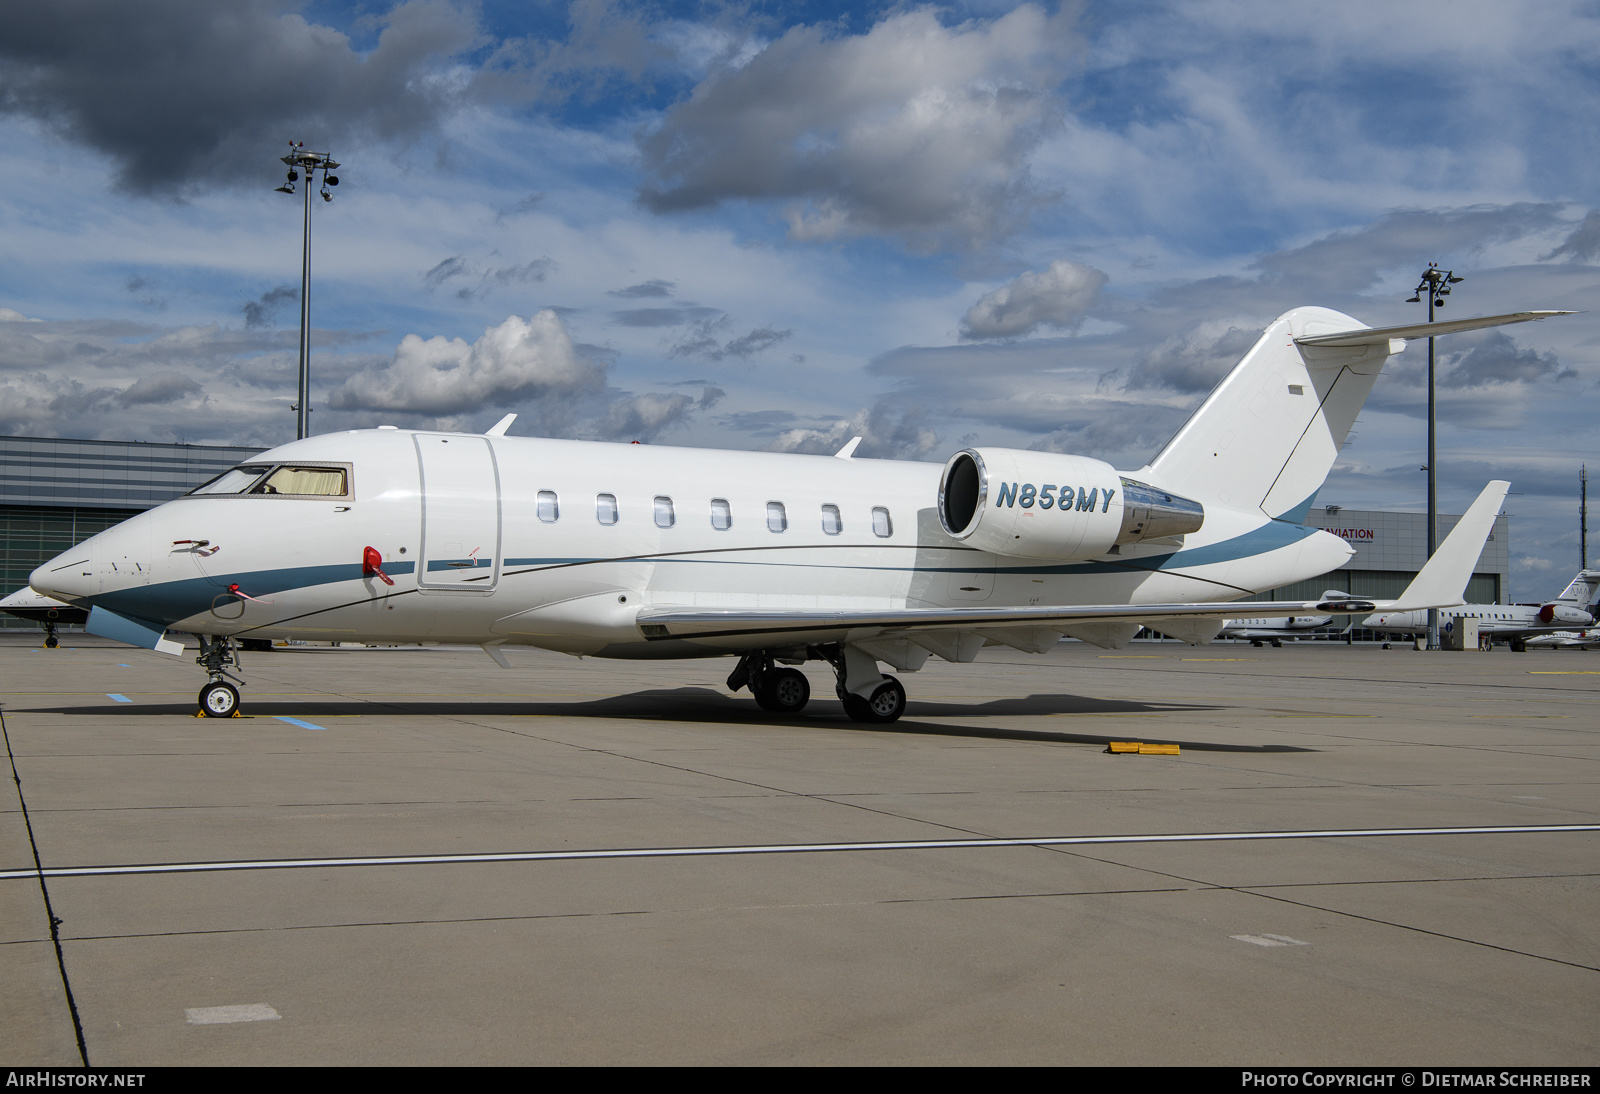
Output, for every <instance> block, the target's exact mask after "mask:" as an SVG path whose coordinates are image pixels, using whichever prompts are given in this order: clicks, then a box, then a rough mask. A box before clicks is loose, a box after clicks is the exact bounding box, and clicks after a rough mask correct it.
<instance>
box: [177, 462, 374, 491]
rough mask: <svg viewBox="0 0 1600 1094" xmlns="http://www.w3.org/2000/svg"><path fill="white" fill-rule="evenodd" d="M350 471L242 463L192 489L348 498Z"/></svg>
mask: <svg viewBox="0 0 1600 1094" xmlns="http://www.w3.org/2000/svg"><path fill="white" fill-rule="evenodd" d="M349 493H350V471H349V468H347V467H301V466H296V465H294V464H279V465H277V466H274V465H273V464H270V463H266V464H241V465H240V466H238V467H235V468H233V469H232V470H230V471H224V472H223V473H222V474H220V475H218V476H217V477H216V478H214V479H212V480H211V481H210V482H208V483H206V484H205V485H204V486H199V487H196V488H195V489H193V490H191V491H189V494H190V496H191V497H193V496H195V495H199V494H211V495H215V494H250V495H255V496H258V497H262V496H266V497H271V496H279V495H282V496H286V497H298V498H306V497H312V498H316V497H324V498H330V497H331V498H338V497H347V496H349Z"/></svg>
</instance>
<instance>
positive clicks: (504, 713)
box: [13, 687, 1317, 753]
mask: <svg viewBox="0 0 1600 1094" xmlns="http://www.w3.org/2000/svg"><path fill="white" fill-rule="evenodd" d="M244 709H245V710H246V711H248V713H247V714H245V715H244V718H243V719H241V720H248V719H250V718H273V717H276V716H278V715H285V716H288V717H294V718H305V719H315V718H318V717H322V718H340V717H350V716H353V715H375V714H399V715H414V716H419V717H424V718H427V717H436V718H449V717H459V716H461V715H471V716H475V717H480V718H495V717H500V718H506V717H516V716H523V717H528V716H545V717H568V718H622V719H635V720H650V721H669V722H706V723H715V724H755V725H758V726H759V725H761V724H772V723H776V724H782V725H808V724H809V725H818V726H826V725H828V724H829V723H837V724H838V725H839V728H849V729H860V730H873V731H877V732H888V733H908V734H921V735H928V736H941V737H972V738H981V739H987V740H1009V741H1033V742H1041V741H1053V742H1058V743H1062V744H1089V745H1105V744H1107V743H1108V742H1110V741H1120V740H1128V739H1132V740H1143V741H1147V742H1150V743H1158V744H1176V745H1178V746H1179V747H1181V748H1186V749H1190V750H1193V751H1196V752H1257V753H1265V752H1315V751H1317V750H1316V749H1313V748H1303V747H1296V746H1293V745H1240V744H1221V743H1217V742H1212V741H1178V740H1173V739H1171V738H1170V737H1152V736H1150V735H1149V733H1148V732H1147V729H1148V723H1144V722H1142V721H1141V720H1139V719H1137V718H1129V719H1128V721H1127V722H1125V723H1123V724H1124V725H1126V727H1127V728H1126V730H1120V728H1119V732H1117V733H1113V734H1106V733H1063V732H1060V731H1057V730H1053V729H1044V728H1039V729H1024V728H1019V727H1016V726H986V725H958V724H951V723H947V722H925V721H919V720H918V717H919V716H920V717H922V718H938V717H943V718H961V719H964V720H965V719H973V718H1016V717H1048V716H1050V715H1089V716H1093V715H1096V714H1102V715H1120V716H1123V717H1127V716H1128V715H1140V714H1146V715H1151V716H1152V717H1154V716H1159V715H1161V714H1165V713H1169V712H1172V713H1198V712H1201V711H1208V710H1218V709H1221V708H1219V707H1217V706H1214V705H1204V704H1197V703H1145V702H1137V701H1134V700H1126V699H1094V698H1088V697H1085V696H1081V695H1065V694H1048V695H1027V696H1019V697H1016V698H1006V699H994V700H991V701H989V702H986V703H952V702H939V701H934V700H928V701H921V702H919V701H917V700H911V701H910V702H909V703H908V704H907V706H906V716H905V717H903V718H901V719H900V720H899V721H897V722H893V723H890V724H887V725H863V724H861V723H858V722H851V721H849V720H848V719H847V718H846V717H845V714H844V708H843V706H842V705H841V704H840V703H839V702H838V701H837V700H835V699H832V698H829V697H822V696H819V697H818V698H816V699H815V700H814V701H813V702H812V703H811V705H810V706H809V708H808V709H807V711H806V713H804V714H799V715H791V716H788V717H783V716H779V715H772V714H765V713H762V712H760V711H759V710H757V709H756V708H755V705H754V703H752V702H751V700H749V699H748V698H745V697H743V696H732V695H727V694H725V693H723V692H719V691H713V690H711V689H709V688H699V687H687V688H672V689H662V690H649V691H636V692H630V693H628V694H625V695H611V696H606V697H605V698H601V699H589V700H583V701H572V702H541V701H537V700H530V701H526V702H515V701H513V702H507V701H504V700H495V701H486V702H473V701H471V700H460V699H453V700H448V701H437V702H433V701H421V702H418V701H410V700H396V701H389V702H385V701H369V702H351V701H348V700H328V699H310V700H306V701H303V702H282V701H275V700H271V699H262V700H256V701H254V702H250V701H248V700H247V702H246V704H245V707H244ZM13 710H14V712H15V713H19V714H20V713H28V714H67V715H74V714H75V715H87V714H94V715H100V716H104V715H108V714H115V715H118V716H120V717H147V716H153V715H156V716H168V717H170V716H172V715H189V716H192V715H193V714H194V713H195V708H194V705H193V704H189V703H149V704H142V703H131V704H122V703H116V704H113V705H110V706H108V705H106V704H104V703H95V704H93V705H80V706H61V707H16V708H13ZM215 724H216V725H217V726H218V728H226V727H231V726H234V725H237V724H238V723H237V722H235V721H232V720H230V719H221V720H218V721H217V722H216V723H215ZM328 728H329V729H333V728H336V727H335V726H329V727H328Z"/></svg>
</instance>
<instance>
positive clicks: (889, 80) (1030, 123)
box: [640, 5, 1076, 250]
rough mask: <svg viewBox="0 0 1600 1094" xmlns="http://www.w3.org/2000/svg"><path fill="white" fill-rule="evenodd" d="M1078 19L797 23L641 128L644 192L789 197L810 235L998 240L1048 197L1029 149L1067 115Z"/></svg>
mask: <svg viewBox="0 0 1600 1094" xmlns="http://www.w3.org/2000/svg"><path fill="white" fill-rule="evenodd" d="M1070 23H1071V16H1070V15H1069V14H1058V15H1054V16H1052V15H1047V14H1046V13H1045V12H1044V11H1042V10H1041V9H1040V8H1038V7H1035V6H1033V5H1023V6H1021V7H1018V8H1016V9H1015V10H1013V11H1011V12H1009V13H1007V14H1006V15H1004V16H1002V17H1000V18H998V19H994V20H989V21H983V20H973V21H971V22H967V23H963V24H960V25H959V26H954V27H946V26H944V25H943V24H941V23H940V21H939V18H938V16H937V15H936V14H935V13H934V11H933V10H932V9H928V8H920V9H916V10H913V11H907V12H902V13H900V14H897V15H893V16H890V17H889V18H887V19H885V20H883V21H882V22H881V23H878V24H877V25H876V26H874V27H873V28H872V29H871V30H870V31H868V32H867V33H866V34H862V35H854V36H849V37H830V36H829V34H828V33H827V32H826V31H825V30H824V29H823V28H820V27H795V28H793V29H791V30H790V31H788V32H787V33H786V34H784V35H783V36H782V37H781V38H779V39H778V40H776V41H775V42H773V43H772V44H771V45H769V46H767V47H766V48H765V49H763V50H762V51H761V52H760V53H757V54H756V55H755V56H754V57H751V58H750V59H749V60H748V62H747V63H745V64H743V65H742V67H739V68H732V67H728V66H724V67H722V68H720V69H718V70H717V71H715V72H714V73H713V74H712V75H711V76H710V77H708V78H707V79H706V80H705V81H704V82H702V83H701V84H700V85H699V86H698V87H696V88H695V90H694V94H693V95H692V96H691V97H690V98H689V100H688V101H687V102H684V103H681V104H679V105H678V106H675V107H673V108H672V110H670V111H669V112H668V113H667V115H666V117H665V119H664V120H663V121H662V124H661V126H660V127H659V128H658V129H657V130H656V131H655V132H653V133H651V134H649V135H648V136H646V137H644V138H643V140H642V151H643V153H644V162H645V166H646V168H647V170H648V172H649V174H650V176H651V181H650V182H649V183H648V184H647V185H645V186H644V187H643V188H642V190H641V193H640V196H641V199H642V200H643V202H644V204H645V205H646V206H648V207H649V208H651V209H652V210H654V211H656V212H669V211H675V210H684V209H697V208H705V207H709V206H713V205H716V204H718V203H720V202H723V201H728V200H736V199H741V198H743V199H751V200H766V199H776V200H780V201H786V202H787V203H788V204H787V206H786V208H785V210H784V214H783V215H784V218H785V220H787V221H788V223H789V234H790V236H791V238H794V239H798V240H826V239H837V238H848V237H851V236H859V235H875V234H885V235H893V236H899V237H901V238H903V239H905V240H906V241H907V242H908V243H910V244H911V245H912V246H913V247H915V248H917V249H920V250H932V249H936V248H938V247H940V246H944V245H951V244H954V245H958V246H960V245H967V246H971V245H979V244H982V243H985V242H988V241H990V240H992V239H994V238H996V237H998V236H1000V235H1003V234H1005V233H1006V232H1007V231H1009V230H1011V229H1014V228H1015V227H1017V226H1018V225H1020V223H1021V222H1022V220H1023V219H1024V218H1025V216H1026V214H1027V211H1028V209H1029V208H1030V207H1031V206H1032V204H1033V203H1034V202H1035V201H1036V200H1038V195H1037V193H1036V192H1035V191H1034V188H1033V186H1032V184H1031V182H1030V180H1029V178H1028V174H1027V159H1028V156H1029V154H1030V153H1031V151H1032V150H1033V148H1034V147H1035V146H1036V145H1037V144H1038V142H1039V141H1040V139H1041V138H1042V136H1043V135H1044V133H1045V132H1046V131H1047V130H1049V129H1050V128H1051V127H1052V126H1053V125H1054V124H1055V122H1056V121H1057V120H1058V114H1057V109H1056V107H1055V106H1054V105H1053V103H1052V94H1053V91H1054V89H1055V87H1056V86H1057V85H1058V84H1059V83H1060V81H1061V80H1062V78H1063V77H1064V75H1065V61H1066V59H1067V57H1068V56H1069V55H1070V54H1071V53H1072V52H1073V51H1074V49H1075V48H1076V39H1075V37H1074V36H1073V34H1072V32H1071V29H1070Z"/></svg>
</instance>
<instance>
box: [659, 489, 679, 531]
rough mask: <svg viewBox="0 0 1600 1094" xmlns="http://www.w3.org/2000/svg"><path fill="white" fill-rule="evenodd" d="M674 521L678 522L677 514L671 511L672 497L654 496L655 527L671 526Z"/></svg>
mask: <svg viewBox="0 0 1600 1094" xmlns="http://www.w3.org/2000/svg"><path fill="white" fill-rule="evenodd" d="M676 523H678V514H677V513H676V512H674V511H673V508H672V499H671V498H664V497H657V498H656V527H657V528H671V527H672V526H673V525H674V524H676Z"/></svg>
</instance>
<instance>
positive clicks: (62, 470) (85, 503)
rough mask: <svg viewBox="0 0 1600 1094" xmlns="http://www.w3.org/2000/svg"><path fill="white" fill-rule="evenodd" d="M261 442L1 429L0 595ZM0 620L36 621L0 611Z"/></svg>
mask: <svg viewBox="0 0 1600 1094" xmlns="http://www.w3.org/2000/svg"><path fill="white" fill-rule="evenodd" d="M260 451H262V450H261V449H259V448H231V447H224V446H219V445H203V444H154V443H146V442H144V441H73V440H58V439H54V438H49V437H0V596H4V595H5V594H7V593H10V592H14V591H15V590H17V589H20V588H22V587H23V586H24V585H26V584H27V583H28V575H29V574H31V573H32V572H33V570H34V567H36V566H38V565H39V564H40V563H43V562H47V561H49V560H50V559H52V558H54V557H55V556H56V555H58V554H60V553H61V552H62V551H65V550H66V549H67V548H69V547H71V546H72V545H73V544H74V543H79V542H82V541H83V540H86V539H88V538H89V537H90V536H92V535H94V534H95V533H96V532H100V531H103V530H105V529H107V528H110V527H111V526H112V525H114V524H120V523H121V522H122V521H125V520H127V519H128V518H129V517H131V516H133V515H134V514H135V513H140V512H143V511H144V510H146V509H154V508H155V507H156V506H158V505H160V504H161V503H162V502H164V501H171V500H172V499H173V498H175V497H178V496H179V495H180V494H186V493H188V492H189V491H190V490H193V489H194V488H195V487H196V486H199V485H200V484H201V483H203V482H205V481H206V480H207V479H209V478H212V477H214V476H216V475H220V474H221V473H222V472H224V471H226V470H227V469H228V468H230V467H232V466H233V465H234V464H236V463H239V462H240V461H242V460H247V459H249V458H250V457H251V456H254V455H255V454H256V453H258V452H260ZM0 627H4V628H6V629H10V628H13V627H17V628H24V629H37V625H36V624H33V623H29V622H25V621H24V620H21V619H17V618H16V617H14V616H9V615H5V614H3V613H0Z"/></svg>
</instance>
